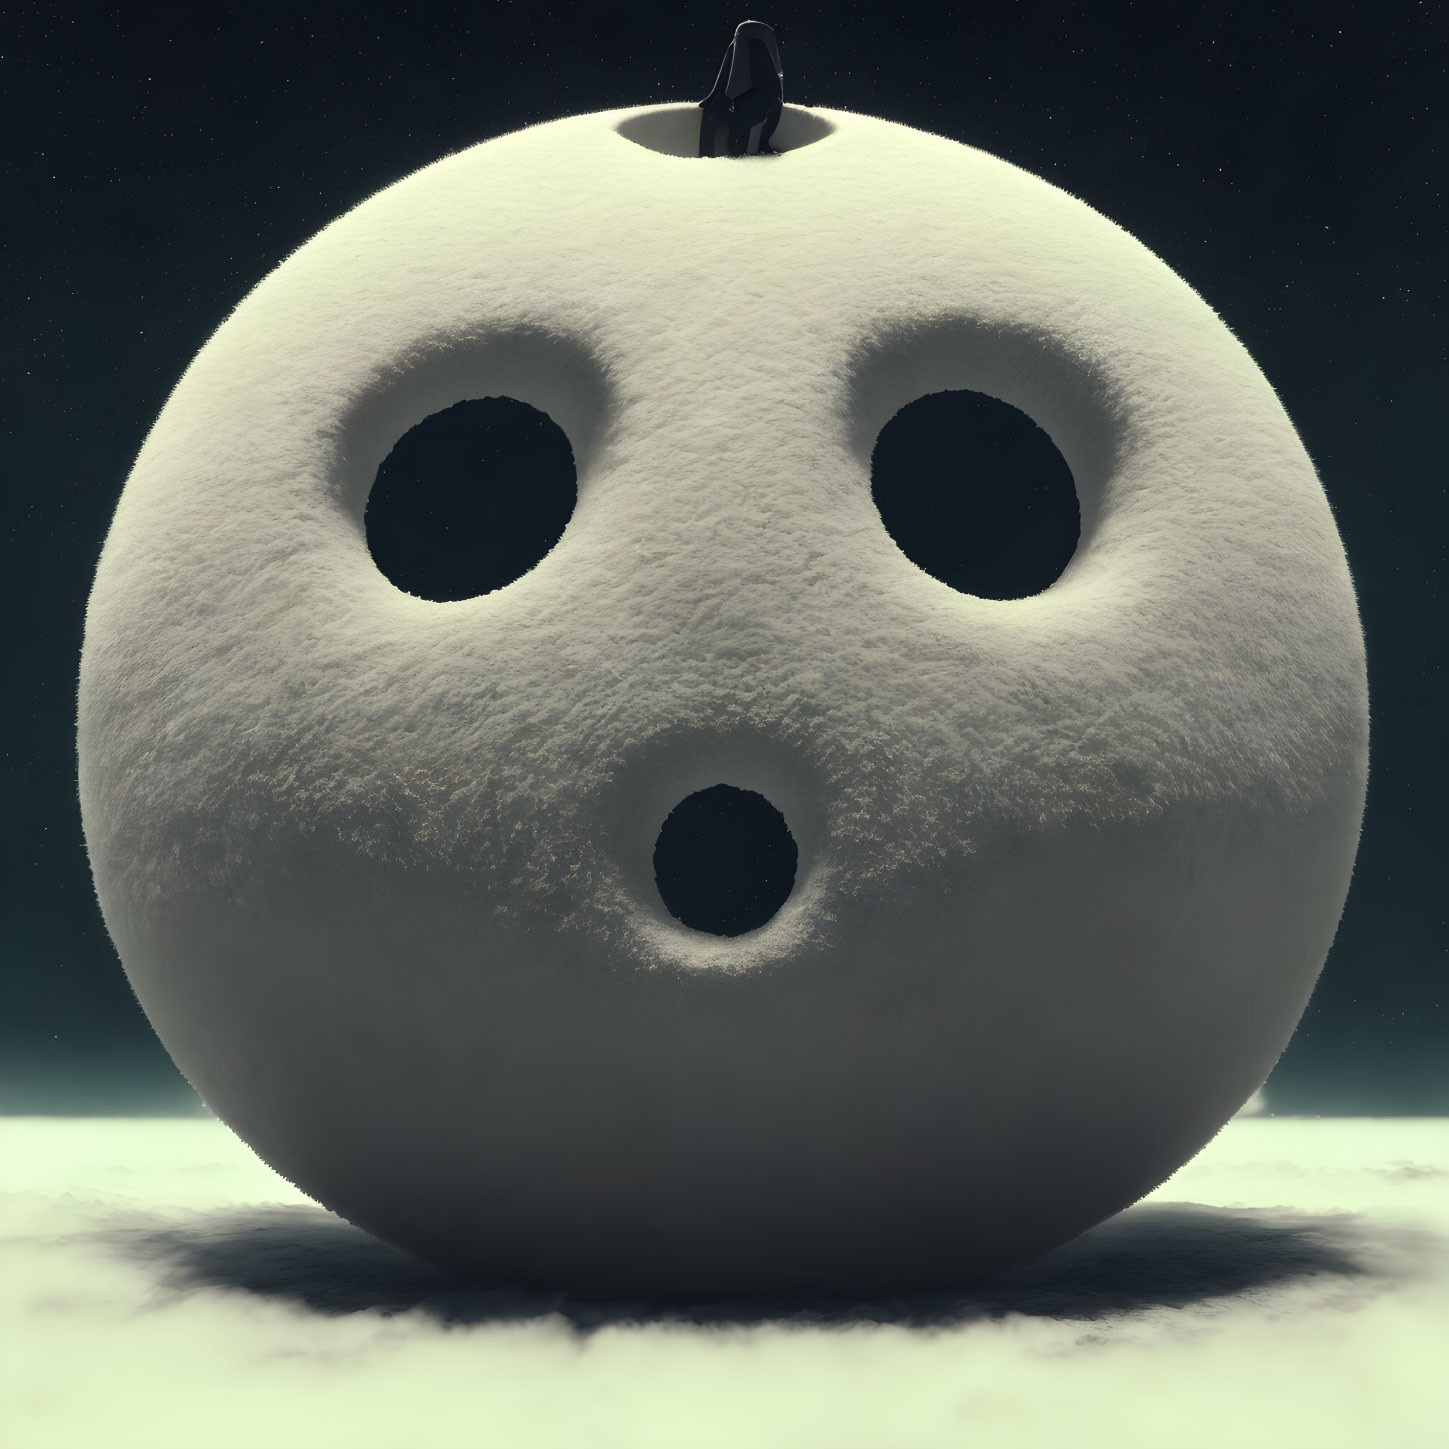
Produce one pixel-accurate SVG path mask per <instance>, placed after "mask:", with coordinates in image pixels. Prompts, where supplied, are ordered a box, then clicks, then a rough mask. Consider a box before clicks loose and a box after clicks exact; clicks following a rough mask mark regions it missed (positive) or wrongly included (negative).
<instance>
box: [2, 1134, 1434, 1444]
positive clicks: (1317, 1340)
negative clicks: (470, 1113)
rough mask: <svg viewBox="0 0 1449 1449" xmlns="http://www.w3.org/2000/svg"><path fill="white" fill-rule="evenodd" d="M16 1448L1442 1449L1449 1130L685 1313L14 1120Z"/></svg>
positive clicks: (253, 1177) (1349, 1139)
mask: <svg viewBox="0 0 1449 1449" xmlns="http://www.w3.org/2000/svg"><path fill="white" fill-rule="evenodd" d="M0 1171H3V1186H4V1195H3V1200H0V1213H3V1219H0V1227H3V1241H0V1285H3V1287H0V1294H3V1311H4V1318H3V1350H4V1352H3V1370H0V1371H3V1376H4V1377H3V1391H0V1392H3V1397H0V1442H3V1444H4V1445H5V1449H304V1446H306V1449H321V1446H332V1445H336V1446H346V1449H450V1446H454V1445H458V1446H462V1445H468V1446H478V1445H490V1446H491V1445H498V1446H505V1449H529V1446H539V1445H543V1446H554V1445H558V1446H568V1449H590V1446H595V1445H599V1446H619V1449H654V1446H658V1449H691V1446H696V1445H711V1446H715V1445H717V1446H720V1449H768V1446H776V1445H778V1446H782V1449H784V1446H789V1449H805V1446H821V1449H867V1446H882V1449H916V1446H935V1445H941V1446H947V1445H949V1446H959V1445H969V1446H973V1449H976V1446H991V1449H1016V1446H1021V1449H1057V1446H1061V1449H1093V1446H1098V1445H1110V1446H1113V1449H1129V1446H1135V1445H1152V1446H1153V1449H1189V1446H1203V1449H1227V1446H1237V1449H1270V1446H1271V1449H1296V1446H1304V1449H1308V1446H1312V1449H1332V1446H1340V1445H1341V1446H1344V1449H1350V1446H1351V1449H1417V1446H1425V1449H1428V1446H1430V1445H1433V1446H1436V1449H1437V1446H1439V1445H1441V1444H1442V1443H1443V1442H1444V1440H1443V1437H1442V1435H1443V1432H1444V1425H1445V1423H1446V1422H1449V1419H1446V1416H1449V1391H1446V1387H1445V1385H1446V1382H1449V1378H1446V1376H1445V1374H1444V1372H1443V1366H1444V1364H1445V1363H1446V1362H1449V1122H1446V1121H1444V1120H1439V1119H1416V1120H1372V1119H1355V1120H1306V1119H1291V1118H1273V1117H1240V1118H1238V1119H1237V1120H1235V1121H1234V1122H1232V1123H1230V1124H1229V1126H1228V1127H1227V1128H1226V1129H1225V1130H1224V1131H1223V1132H1222V1134H1221V1135H1220V1136H1219V1137H1218V1139H1217V1140H1216V1141H1215V1142H1214V1143H1213V1144H1212V1145H1211V1146H1210V1147H1209V1148H1208V1149H1207V1150H1206V1151H1205V1152H1203V1153H1202V1154H1201V1155H1200V1156H1199V1157H1198V1158H1197V1159H1195V1160H1194V1161H1193V1162H1191V1163H1189V1164H1188V1165H1187V1166H1186V1167H1184V1168H1183V1169H1182V1170H1181V1171H1180V1172H1178V1173H1177V1174H1176V1176H1174V1177H1173V1178H1171V1179H1170V1180H1169V1181H1168V1182H1167V1183H1166V1184H1164V1185H1163V1187H1161V1188H1160V1189H1159V1190H1158V1191H1157V1192H1155V1193H1153V1194H1152V1196H1151V1197H1149V1198H1148V1199H1146V1200H1145V1201H1144V1202H1143V1203H1141V1204H1139V1205H1138V1206H1137V1207H1135V1208H1133V1209H1132V1210H1131V1211H1129V1212H1127V1213H1124V1214H1122V1215H1121V1216H1120V1217H1118V1218H1116V1219H1114V1220H1113V1221H1111V1222H1109V1223H1107V1224H1105V1225H1103V1226H1102V1227H1100V1228H1098V1229H1096V1230H1095V1231H1093V1232H1091V1233H1089V1234H1087V1235H1086V1236H1084V1237H1083V1238H1080V1239H1078V1240H1077V1241H1076V1242H1075V1243H1073V1244H1070V1245H1068V1246H1067V1247H1066V1248H1063V1249H1061V1250H1059V1251H1058V1252H1057V1253H1055V1254H1054V1255H1052V1257H1051V1258H1049V1259H1047V1260H1045V1261H1044V1262H1042V1263H1039V1264H1037V1265H1035V1266H1034V1267H1033V1268H1031V1269H1029V1270H1024V1271H1021V1272H1019V1273H1017V1274H1016V1275H1015V1276H1014V1277H1013V1279H1012V1280H1011V1281H1010V1282H1008V1283H1004V1284H1001V1285H999V1286H997V1287H995V1288H993V1289H991V1290H989V1291H974V1292H969V1293H961V1294H944V1295H939V1296H934V1297H928V1298H927V1297H914V1298H910V1299H904V1300H895V1301H890V1302H884V1303H871V1304H851V1305H832V1304H826V1303H815V1304H804V1303H791V1304H760V1303H749V1304H711V1305H701V1306H698V1307H695V1308H691V1309H687V1310H684V1311H679V1310H669V1311H660V1310H658V1309H652V1308H651V1307H649V1306H648V1305H646V1304H637V1303H636V1304H612V1305H597V1304H585V1303H580V1302H578V1301H575V1300H572V1299H570V1298H569V1297H567V1296H566V1295H565V1294H563V1293H559V1294H556V1295H544V1294H523V1293H518V1292H512V1291H509V1290H506V1289H498V1290H489V1291H479V1290H464V1289H460V1288H458V1287H456V1286H455V1285H450V1284H448V1283H447V1282H446V1281H444V1280H442V1279H441V1278H439V1277H437V1276H435V1275H433V1274H432V1273H430V1272H429V1271H428V1270H427V1269H425V1268H423V1267H420V1266H418V1265H415V1264H413V1263H412V1262H411V1261H410V1260H408V1259H406V1258H404V1257H402V1256H400V1255H398V1254H396V1253H394V1252H393V1251H391V1250H390V1249H388V1248H386V1247H385V1246H383V1245H382V1244H379V1243H377V1242H375V1241H373V1240H372V1239H370V1238H368V1237H366V1236H365V1235H364V1234H362V1233H360V1232H358V1231H357V1230H356V1229H353V1228H351V1227H349V1226H348V1225H346V1224H345V1223H343V1222H341V1221H340V1220H338V1219H337V1218H334V1217H332V1216H331V1215H330V1214H328V1213H326V1212H324V1211H323V1210H322V1209H321V1208H318V1207H316V1206H315V1205H314V1204H312V1203H310V1202H309V1201H308V1200H307V1199H306V1198H304V1197H302V1196H301V1195H300V1194H299V1193H298V1192H297V1191H296V1190H295V1189H293V1188H292V1187H290V1186H289V1184H287V1183H286V1182H284V1181H283V1180H282V1179H281V1178H279V1177H277V1176H276V1175H275V1174H273V1173H272V1172H271V1171H270V1170H269V1169H268V1168H266V1167H265V1166H263V1165H262V1164H261V1163H260V1162H258V1161H257V1160H256V1159H255V1158H254V1157H253V1156H252V1155H251V1153H250V1152H249V1151H248V1149H247V1148H246V1147H244V1146H243V1145H242V1144H241V1143H240V1142H239V1141H237V1140H236V1139H235V1138H234V1137H233V1136H232V1135H231V1134H230V1133H229V1132H228V1131H227V1130H226V1129H225V1128H224V1127H223V1126H222V1125H221V1124H220V1123H218V1122H215V1121H212V1120H210V1119H195V1120H165V1121H157V1120H116V1119H77V1120H64V1119H54V1118H51V1119H40V1118H8V1119H0Z"/></svg>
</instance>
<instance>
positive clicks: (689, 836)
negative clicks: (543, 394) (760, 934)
mask: <svg viewBox="0 0 1449 1449" xmlns="http://www.w3.org/2000/svg"><path fill="white" fill-rule="evenodd" d="M798 862H799V851H798V850H797V849H796V846H795V838H794V836H792V835H791V834H790V827H789V826H788V825H786V824H785V817H784V816H783V815H781V814H780V812H779V811H778V810H776V809H775V807H774V806H773V805H771V804H770V802H769V801H768V800H766V799H765V797H764V796H763V795H760V794H757V793H756V792H755V791H753V790H739V789H736V788H735V787H734V786H733V785H712V786H711V787H710V788H709V789H707V790H698V791H696V792H695V793H694V794H693V795H690V796H688V797H686V798H685V799H684V800H681V801H680V802H679V804H678V805H676V806H675V807H674V809H673V810H671V811H670V812H669V815H668V818H667V819H666V820H665V822H664V826H663V828H662V829H661V830H660V832H659V839H658V841H657V843H656V844H655V846H654V879H655V882H656V884H657V885H658V887H659V895H660V898H661V899H662V900H663V901H664V904H665V905H666V906H667V907H668V908H669V913H670V915H672V916H673V917H674V918H675V919H676V920H677V921H680V922H682V923H683V924H684V925H686V926H690V927H692V928H693V929H694V930H696V931H708V932H710V933H711V934H712V935H715V936H742V935H744V933H745V932H746V931H753V930H756V929H758V928H759V927H760V926H763V925H764V924H765V922H766V921H768V920H769V919H770V918H771V917H772V916H773V915H774V914H775V913H776V911H778V910H779V909H780V907H781V906H783V905H784V904H785V902H786V901H787V900H788V899H789V896H790V892H791V891H792V890H793V889H794V886H795V868H796V866H797V864H798Z"/></svg>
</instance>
